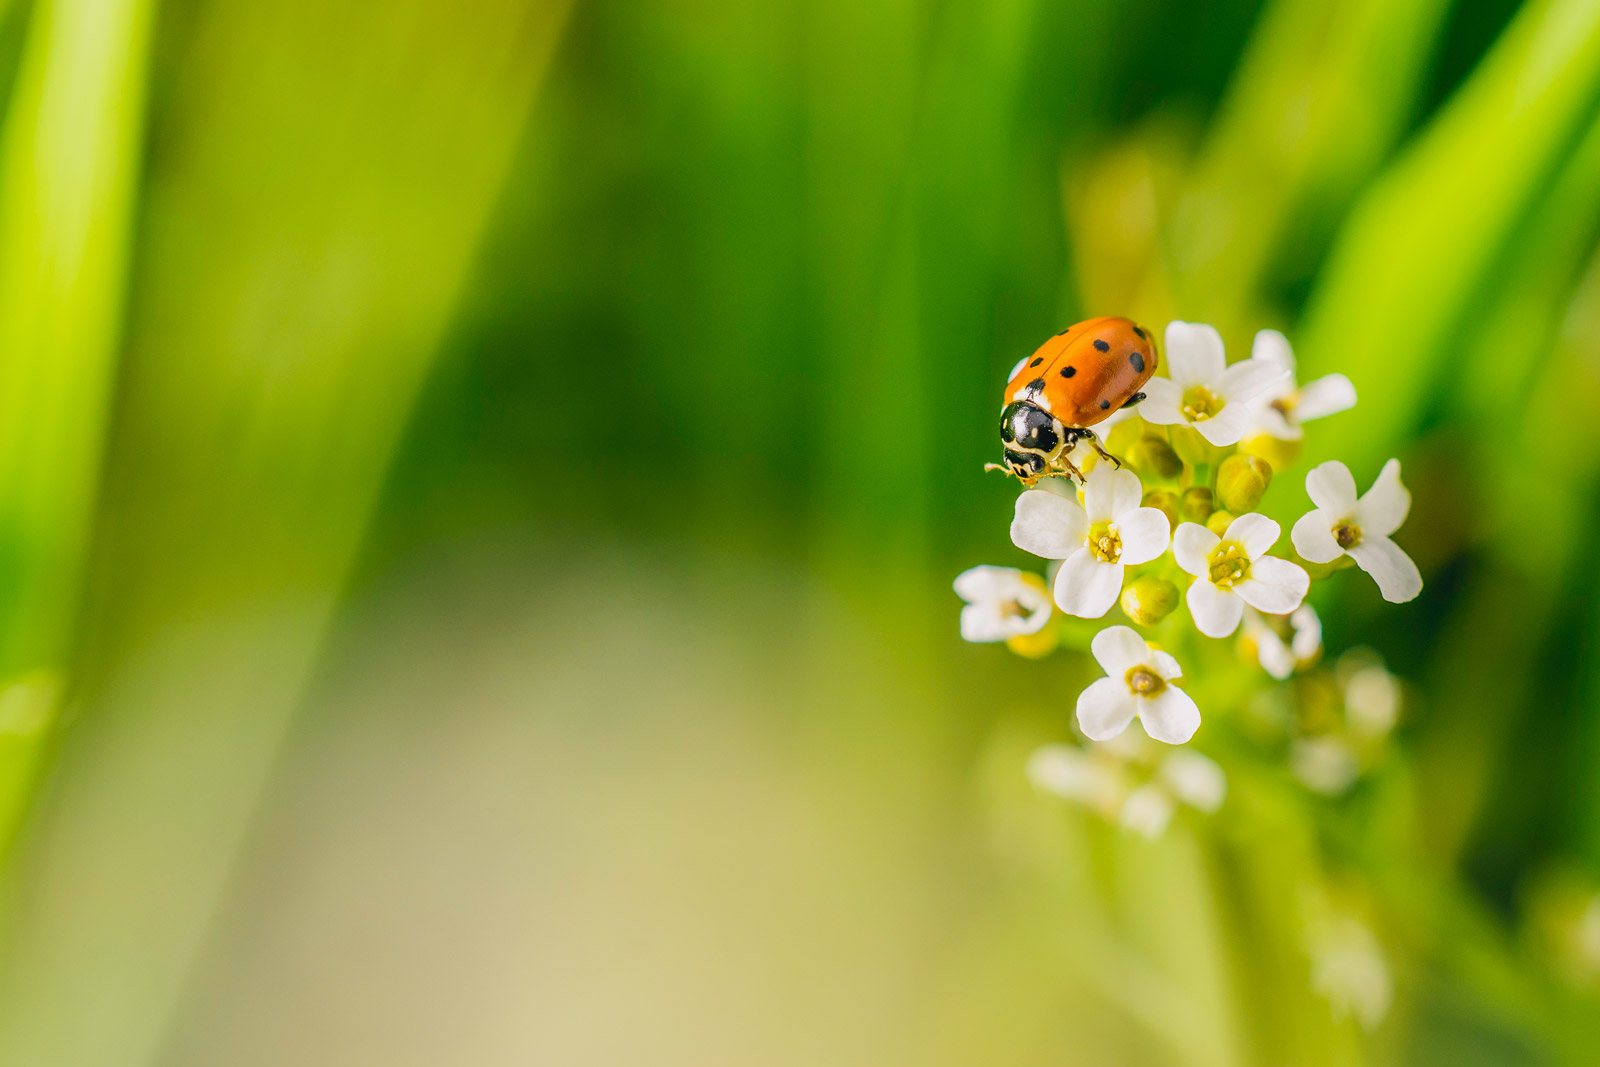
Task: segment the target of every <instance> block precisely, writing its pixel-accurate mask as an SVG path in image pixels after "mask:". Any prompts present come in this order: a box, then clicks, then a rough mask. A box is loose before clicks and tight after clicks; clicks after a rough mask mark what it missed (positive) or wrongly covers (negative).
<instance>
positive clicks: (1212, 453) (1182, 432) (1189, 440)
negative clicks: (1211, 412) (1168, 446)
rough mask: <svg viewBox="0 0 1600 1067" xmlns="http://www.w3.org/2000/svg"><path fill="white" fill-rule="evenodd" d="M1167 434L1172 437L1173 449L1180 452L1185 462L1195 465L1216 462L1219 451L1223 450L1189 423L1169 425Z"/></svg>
mask: <svg viewBox="0 0 1600 1067" xmlns="http://www.w3.org/2000/svg"><path fill="white" fill-rule="evenodd" d="M1167 435H1168V436H1169V437H1171V438H1172V449H1173V451H1174V452H1176V453H1178V455H1179V456H1181V457H1182V458H1183V461H1184V462H1185V463H1188V464H1190V465H1192V466H1195V467H1199V466H1203V465H1205V464H1207V463H1211V462H1214V461H1215V460H1216V458H1217V453H1218V452H1220V451H1221V450H1220V449H1219V448H1217V447H1216V446H1215V445H1213V444H1212V443H1211V442H1210V441H1207V440H1206V439H1205V438H1204V437H1201V436H1200V433H1199V431H1197V430H1196V429H1195V428H1194V427H1193V426H1190V425H1188V424H1187V423H1180V424H1178V425H1177V426H1169V427H1168V428H1167Z"/></svg>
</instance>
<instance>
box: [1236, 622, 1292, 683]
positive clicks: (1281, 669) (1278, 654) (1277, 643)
mask: <svg viewBox="0 0 1600 1067" xmlns="http://www.w3.org/2000/svg"><path fill="white" fill-rule="evenodd" d="M1246 625H1247V627H1248V624H1246ZM1250 637H1251V639H1252V640H1253V641H1255V643H1256V662H1257V663H1260V664H1261V669H1262V670H1264V671H1266V672H1267V673H1268V674H1270V675H1272V677H1274V678H1276V679H1278V680H1279V681H1280V682H1281V681H1283V680H1284V679H1285V678H1287V677H1289V675H1291V674H1293V673H1294V655H1293V654H1292V653H1291V652H1290V651H1289V646H1288V645H1286V644H1284V643H1283V638H1281V637H1279V636H1278V635H1277V634H1276V633H1274V632H1273V631H1272V628H1271V627H1269V626H1262V627H1259V628H1258V629H1254V630H1251V631H1250Z"/></svg>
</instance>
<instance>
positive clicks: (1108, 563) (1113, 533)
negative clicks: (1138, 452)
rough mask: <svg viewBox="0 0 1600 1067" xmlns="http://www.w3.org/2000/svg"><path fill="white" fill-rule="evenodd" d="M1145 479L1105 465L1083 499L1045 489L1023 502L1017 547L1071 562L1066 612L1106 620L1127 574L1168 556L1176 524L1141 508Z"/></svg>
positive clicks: (1065, 579)
mask: <svg viewBox="0 0 1600 1067" xmlns="http://www.w3.org/2000/svg"><path fill="white" fill-rule="evenodd" d="M1140 499H1141V493H1140V488H1139V478H1138V476H1137V475H1135V474H1134V473H1133V472H1132V471H1125V470H1118V469H1116V468H1115V467H1113V466H1112V465H1111V464H1109V463H1102V464H1100V465H1099V466H1098V467H1096V468H1095V469H1094V470H1093V471H1092V472H1091V473H1090V474H1089V478H1088V481H1087V483H1086V484H1085V485H1084V489H1083V504H1084V506H1083V507H1079V506H1078V502H1077V501H1076V500H1069V499H1067V498H1066V497H1064V496H1058V495H1057V494H1055V493H1052V492H1048V491H1046V490H1043V489H1029V490H1028V491H1027V492H1025V493H1023V494H1022V495H1021V496H1019V497H1017V512H1016V518H1015V519H1013V520H1012V523H1011V540H1012V542H1014V543H1015V544H1016V546H1017V547H1018V548H1020V549H1022V550H1023V551H1025V552H1032V553H1033V554H1034V555H1036V556H1043V557H1044V558H1045V559H1059V560H1064V561H1065V562H1064V563H1062V565H1061V569H1060V570H1059V571H1057V572H1056V582H1055V597H1056V603H1057V604H1058V605H1060V607H1061V610H1062V611H1064V612H1066V613H1067V614H1069V615H1077V616H1080V617H1081V618H1085V619H1098V618H1099V617H1100V616H1102V615H1104V614H1105V613H1106V612H1108V611H1110V610H1111V605H1112V604H1115V603H1116V602H1117V595H1118V594H1119V593H1121V592H1122V573H1123V568H1124V567H1125V566H1126V565H1129V564H1139V563H1148V562H1150V561H1151V560H1153V559H1155V558H1156V557H1157V556H1159V555H1161V553H1163V552H1165V551H1166V550H1167V542H1168V541H1169V540H1170V538H1171V529H1172V527H1171V524H1170V523H1168V522H1167V516H1166V514H1165V513H1164V512H1163V511H1161V509H1160V508H1143V507H1140V506H1139V501H1140Z"/></svg>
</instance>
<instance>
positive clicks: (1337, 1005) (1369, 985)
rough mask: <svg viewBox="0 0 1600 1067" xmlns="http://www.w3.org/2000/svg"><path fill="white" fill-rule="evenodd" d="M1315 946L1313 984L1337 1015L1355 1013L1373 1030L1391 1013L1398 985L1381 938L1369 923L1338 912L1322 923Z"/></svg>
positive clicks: (1344, 1015)
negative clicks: (1369, 927)
mask: <svg viewBox="0 0 1600 1067" xmlns="http://www.w3.org/2000/svg"><path fill="white" fill-rule="evenodd" d="M1319 926H1320V927H1321V928H1320V929H1318V930H1317V932H1316V933H1315V935H1314V937H1313V946H1312V949H1311V985H1312V988H1314V989H1315V990H1316V991H1317V993H1318V994H1320V995H1321V996H1322V997H1323V999H1325V1000H1326V1001H1327V1002H1328V1005H1329V1007H1330V1008H1332V1010H1333V1017H1334V1018H1335V1019H1343V1018H1345V1017H1347V1016H1354V1017H1355V1020H1356V1022H1358V1023H1360V1024H1361V1028H1362V1029H1363V1030H1368V1031H1370V1030H1372V1029H1374V1028H1375V1027H1377V1025H1378V1024H1379V1023H1380V1022H1382V1021H1383V1017H1384V1016H1385V1015H1388V1014H1389V1005H1390V1004H1391V1003H1393V1001H1394V985H1393V982H1392V980H1391V979H1390V977H1389V965H1388V964H1387V963H1386V962H1384V958H1383V950H1382V949H1381V948H1379V947H1378V939H1377V938H1376V937H1373V936H1372V931H1371V930H1369V929H1368V928H1367V926H1366V924H1364V923H1362V922H1360V921H1359V920H1357V919H1353V918H1350V917H1349V916H1344V915H1340V916H1336V917H1334V918H1332V919H1330V920H1327V921H1326V922H1324V923H1322V924H1319Z"/></svg>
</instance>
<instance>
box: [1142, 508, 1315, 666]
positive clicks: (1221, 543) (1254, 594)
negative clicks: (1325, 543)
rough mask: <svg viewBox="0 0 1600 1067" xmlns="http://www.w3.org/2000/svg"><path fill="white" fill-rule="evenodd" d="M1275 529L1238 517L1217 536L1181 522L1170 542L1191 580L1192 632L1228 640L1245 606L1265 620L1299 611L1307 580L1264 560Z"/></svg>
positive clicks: (1261, 519)
mask: <svg viewBox="0 0 1600 1067" xmlns="http://www.w3.org/2000/svg"><path fill="white" fill-rule="evenodd" d="M1278 533H1279V527H1278V524H1277V523H1275V522H1273V521H1272V520H1271V519H1269V518H1267V517H1266V516H1265V515H1258V514H1255V513H1253V512H1252V513H1251V514H1249V515H1240V516H1239V517H1238V518H1237V519H1234V520H1233V522H1231V523H1229V524H1228V529H1227V532H1226V533H1224V534H1223V535H1222V536H1221V537H1218V536H1217V535H1216V534H1214V533H1212V532H1211V531H1210V530H1208V529H1206V528H1205V527H1204V526H1201V525H1199V524H1197V523H1192V522H1185V523H1182V524H1180V525H1179V526H1178V529H1177V532H1176V533H1174V534H1173V537H1172V555H1173V558H1174V559H1176V560H1177V561H1178V566H1180V567H1182V568H1183V569H1184V570H1186V571H1188V572H1189V573H1190V574H1192V575H1194V576H1195V580H1194V581H1193V582H1191V583H1190V584H1189V592H1188V594H1187V596H1186V597H1185V599H1186V600H1187V601H1188V603H1189V613H1190V614H1191V615H1193V616H1194V624H1195V627H1196V628H1197V629H1198V630H1199V631H1200V632H1201V633H1203V634H1205V635H1206V636H1207V637H1227V636H1228V635H1229V634H1231V633H1233V632H1234V630H1236V629H1238V627H1239V620H1240V618H1241V617H1242V616H1243V615H1244V607H1245V605H1246V604H1249V605H1250V606H1251V607H1253V608H1255V609H1256V610H1257V611H1263V612H1266V613H1267V614H1269V615H1287V614H1288V613H1289V612H1291V611H1293V610H1295V609H1296V608H1298V607H1299V606H1300V602H1301V601H1302V600H1304V599H1305V595H1306V591H1307V590H1308V589H1310V588H1311V578H1310V576H1309V575H1307V574H1306V572H1305V571H1304V570H1303V569H1301V568H1300V567H1297V566H1295V565H1294V564H1293V563H1290V562H1289V561H1288V560H1286V559H1278V558H1276V557H1275V556H1269V555H1267V554H1266V553H1267V549H1269V548H1271V547H1272V546H1273V545H1274V544H1276V543H1277V541H1278Z"/></svg>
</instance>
